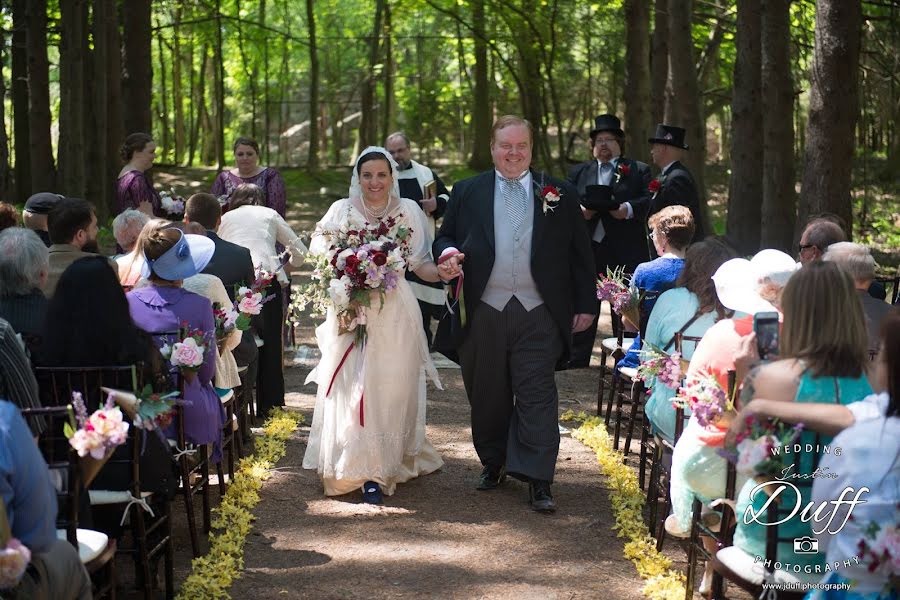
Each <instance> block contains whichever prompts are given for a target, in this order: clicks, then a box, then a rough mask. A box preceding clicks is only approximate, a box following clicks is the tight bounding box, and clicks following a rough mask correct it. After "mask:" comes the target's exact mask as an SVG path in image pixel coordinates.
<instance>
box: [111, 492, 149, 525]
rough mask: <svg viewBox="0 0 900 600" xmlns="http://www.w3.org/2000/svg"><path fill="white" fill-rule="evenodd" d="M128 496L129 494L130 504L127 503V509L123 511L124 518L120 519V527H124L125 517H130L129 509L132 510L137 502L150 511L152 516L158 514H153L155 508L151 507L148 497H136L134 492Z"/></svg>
mask: <svg viewBox="0 0 900 600" xmlns="http://www.w3.org/2000/svg"><path fill="white" fill-rule="evenodd" d="M128 496H129V500H128V504H126V505H125V509H124V510H123V511H122V520H121V521H119V526H120V527H124V525H125V519H127V518H128V511H130V510H131V507H132V506H133V505H135V504H137V505H138V506H140V507H141V508H143V509H144V510H145V511H147V512H148V513H150V516H151V517H155V516H156V515H155V514H153V509H152V508H150V504H149V503H148V502H147V500H146V499H144V498H143V497H142V498H136V497H135V495H134V494H131V493H129V494H128Z"/></svg>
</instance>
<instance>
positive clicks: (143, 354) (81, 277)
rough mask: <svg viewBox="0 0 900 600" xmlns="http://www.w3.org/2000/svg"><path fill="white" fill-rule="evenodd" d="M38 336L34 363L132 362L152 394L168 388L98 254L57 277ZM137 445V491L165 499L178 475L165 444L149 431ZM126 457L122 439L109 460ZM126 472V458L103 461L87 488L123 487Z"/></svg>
mask: <svg viewBox="0 0 900 600" xmlns="http://www.w3.org/2000/svg"><path fill="white" fill-rule="evenodd" d="M41 338H42V343H41V346H40V348H39V349H38V351H37V352H35V353H34V357H33V358H34V364H35V365H36V366H39V367H65V368H73V367H97V366H104V367H106V366H130V365H136V366H137V367H138V368H139V369H140V370H141V374H142V380H143V382H144V383H145V384H150V385H151V386H153V389H154V390H155V391H158V392H167V391H170V390H171V386H170V385H169V383H168V380H167V376H166V370H165V368H164V363H163V358H162V356H160V354H159V350H157V349H156V346H154V345H153V339H152V338H151V337H150V336H149V335H148V334H147V333H145V332H144V331H141V330H140V329H138V328H137V326H135V324H134V321H132V319H131V315H130V313H129V309H128V301H127V300H126V299H125V293H124V292H123V291H122V287H121V286H120V285H119V282H118V280H117V278H116V275H115V273H113V272H112V271H111V270H110V269H109V267H108V266H107V263H106V260H105V259H104V258H103V257H101V256H91V257H88V258H80V259H78V260H76V261H75V262H74V263H72V265H71V266H70V267H69V268H68V269H66V272H65V273H63V275H62V277H60V279H59V285H58V286H57V288H56V293H55V294H54V295H53V299H52V300H51V301H50V306H49V307H48V310H47V319H46V321H45V323H44V329H43V332H42V336H41ZM41 392H42V396H43V400H42V401H43V403H44V404H52V403H53V402H54V397H55V394H54V392H53V390H52V389H44V388H43V387H42V389H41ZM126 419H127V417H126ZM141 444H142V450H141V459H140V482H141V489H142V490H143V491H146V492H159V493H164V494H166V495H167V496H169V497H171V496H172V495H173V494H174V493H175V488H176V487H177V485H178V479H177V477H176V474H175V471H174V464H175V463H174V462H173V461H172V458H171V454H170V453H169V448H168V446H167V445H166V443H165V442H164V441H163V440H161V439H160V438H159V436H157V435H155V434H150V435H147V436H146V440H144V441H142V442H141ZM130 456H131V445H130V441H128V442H126V443H125V444H124V445H122V446H120V447H118V448H116V450H115V454H114V455H113V458H114V459H116V460H121V461H127V460H128V458H129V457H130ZM132 476H133V474H132V472H131V467H130V466H129V465H128V464H127V463H126V462H116V461H114V462H112V463H107V464H106V465H104V466H103V468H102V469H101V470H100V473H99V474H98V475H97V477H96V478H95V479H94V481H93V482H92V483H91V488H92V489H95V490H127V489H129V486H130V484H131V482H132ZM98 516H100V515H98ZM120 516H121V515H120V514H119V513H116V514H115V515H114V517H112V518H111V519H110V520H109V521H110V523H109V525H110V526H111V529H112V530H111V531H110V533H113V534H118V530H119V527H118V526H117V524H118V520H119V518H120ZM104 529H107V528H106V527H104Z"/></svg>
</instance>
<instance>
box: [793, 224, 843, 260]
mask: <svg viewBox="0 0 900 600" xmlns="http://www.w3.org/2000/svg"><path fill="white" fill-rule="evenodd" d="M846 241H847V234H846V233H844V230H843V229H842V228H841V226H840V225H839V224H838V223H836V222H835V221H834V220H832V219H831V218H827V217H817V218H813V219H812V220H810V222H809V224H807V226H806V228H805V229H804V230H803V234H802V235H801V236H800V245H799V247H798V249H799V251H800V254H799V255H798V257H799V258H800V264H802V265H803V266H806V265H808V264H809V263H811V262H814V261H817V260H821V258H822V257H823V256H825V251H826V250H828V247H829V246H831V245H832V244H837V243H838V242H846Z"/></svg>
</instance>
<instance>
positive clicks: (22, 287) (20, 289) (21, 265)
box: [0, 227, 50, 345]
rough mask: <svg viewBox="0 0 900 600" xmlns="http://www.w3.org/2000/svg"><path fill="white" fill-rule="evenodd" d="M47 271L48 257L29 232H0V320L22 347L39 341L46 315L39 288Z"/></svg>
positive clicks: (36, 239)
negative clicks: (12, 331) (8, 326)
mask: <svg viewBox="0 0 900 600" xmlns="http://www.w3.org/2000/svg"><path fill="white" fill-rule="evenodd" d="M49 271H50V254H49V253H48V251H47V246H45V245H44V242H42V241H41V239H40V238H39V237H38V236H37V235H36V234H35V233H34V232H33V231H31V230H29V229H23V228H19V227H14V228H10V229H7V230H4V231H0V317H2V318H3V319H6V320H7V321H9V324H10V325H12V328H13V329H15V330H16V333H18V334H20V335H21V336H22V339H23V341H25V343H26V345H29V344H30V343H32V342H34V343H36V342H37V340H38V339H39V338H40V332H41V328H42V327H43V326H44V318H45V317H46V315H47V298H46V297H45V296H44V292H42V291H41V288H42V287H43V286H44V283H45V282H46V281H47V274H48V273H49Z"/></svg>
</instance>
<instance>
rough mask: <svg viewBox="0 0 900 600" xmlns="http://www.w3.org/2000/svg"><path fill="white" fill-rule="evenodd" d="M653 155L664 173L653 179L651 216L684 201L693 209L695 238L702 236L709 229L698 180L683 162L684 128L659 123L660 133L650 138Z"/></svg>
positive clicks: (684, 148) (657, 131)
mask: <svg viewBox="0 0 900 600" xmlns="http://www.w3.org/2000/svg"><path fill="white" fill-rule="evenodd" d="M648 141H649V142H650V156H652V157H653V163H654V164H655V165H656V166H657V167H659V169H660V174H659V176H658V177H657V178H656V179H655V180H654V181H655V182H656V183H654V181H651V182H650V186H651V187H650V188H649V189H650V192H651V194H652V196H651V199H650V210H649V211H648V213H647V216H648V217H649V216H652V215H653V214H655V213H658V212H659V211H661V210H662V209H663V208H665V207H667V206H673V205H676V204H680V205H682V206H687V207H688V208H689V209H691V214H692V215H693V216H694V223H695V225H696V228H695V230H694V238H693V241H698V240H702V239H703V238H704V237H705V236H706V234H707V231H705V229H704V226H703V215H702V214H701V212H700V195H699V193H698V192H697V184H696V183H694V177H693V175H691V172H690V171H688V169H687V167H685V166H684V165H683V164H681V159H682V157H683V156H684V152H685V150H687V149H688V145H687V144H686V143H684V129H682V128H681V127H675V126H673V125H663V124H662V123H660V124H659V125H657V126H656V134H655V135H654V136H653V137H652V138H650V139H649V140H648Z"/></svg>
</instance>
